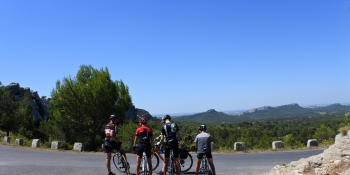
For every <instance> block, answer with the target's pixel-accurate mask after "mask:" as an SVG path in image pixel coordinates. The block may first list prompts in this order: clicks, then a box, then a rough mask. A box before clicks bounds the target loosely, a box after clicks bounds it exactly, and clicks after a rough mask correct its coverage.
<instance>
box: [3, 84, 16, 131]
mask: <svg viewBox="0 0 350 175" xmlns="http://www.w3.org/2000/svg"><path fill="white" fill-rule="evenodd" d="M19 105H20V103H19V101H18V100H16V98H15V96H13V95H12V94H11V92H10V91H9V90H8V89H7V88H6V87H3V86H2V87H0V129H1V130H4V131H5V132H6V135H7V136H9V135H10V131H11V130H12V129H13V128H15V127H16V125H17V124H18V121H17V115H16V114H17V111H18V108H19Z"/></svg>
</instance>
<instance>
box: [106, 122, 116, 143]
mask: <svg viewBox="0 0 350 175" xmlns="http://www.w3.org/2000/svg"><path fill="white" fill-rule="evenodd" d="M111 131H114V134H117V132H116V129H115V126H114V124H113V123H112V122H109V123H108V124H107V125H106V126H105V135H106V137H105V140H106V141H109V142H112V141H113V139H112V135H111Z"/></svg>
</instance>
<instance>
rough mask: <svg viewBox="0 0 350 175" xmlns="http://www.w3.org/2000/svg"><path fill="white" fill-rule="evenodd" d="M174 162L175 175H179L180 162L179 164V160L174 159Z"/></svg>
mask: <svg viewBox="0 0 350 175" xmlns="http://www.w3.org/2000/svg"><path fill="white" fill-rule="evenodd" d="M174 161H175V167H176V174H177V175H180V171H181V169H180V162H179V158H174Z"/></svg>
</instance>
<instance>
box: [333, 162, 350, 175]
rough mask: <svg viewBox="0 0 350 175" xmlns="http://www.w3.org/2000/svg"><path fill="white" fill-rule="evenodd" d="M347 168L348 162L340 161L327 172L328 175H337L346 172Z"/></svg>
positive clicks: (349, 166)
mask: <svg viewBox="0 0 350 175" xmlns="http://www.w3.org/2000/svg"><path fill="white" fill-rule="evenodd" d="M349 168H350V164H349V162H345V161H343V160H342V161H341V162H339V164H337V165H336V166H335V167H334V168H333V169H332V170H331V171H330V172H329V175H339V174H340V173H342V172H345V171H347V170H348V169H349Z"/></svg>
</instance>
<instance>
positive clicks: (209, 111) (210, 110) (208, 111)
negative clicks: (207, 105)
mask: <svg viewBox="0 0 350 175" xmlns="http://www.w3.org/2000/svg"><path fill="white" fill-rule="evenodd" d="M215 112H216V111H215V109H209V110H207V113H215Z"/></svg>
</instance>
